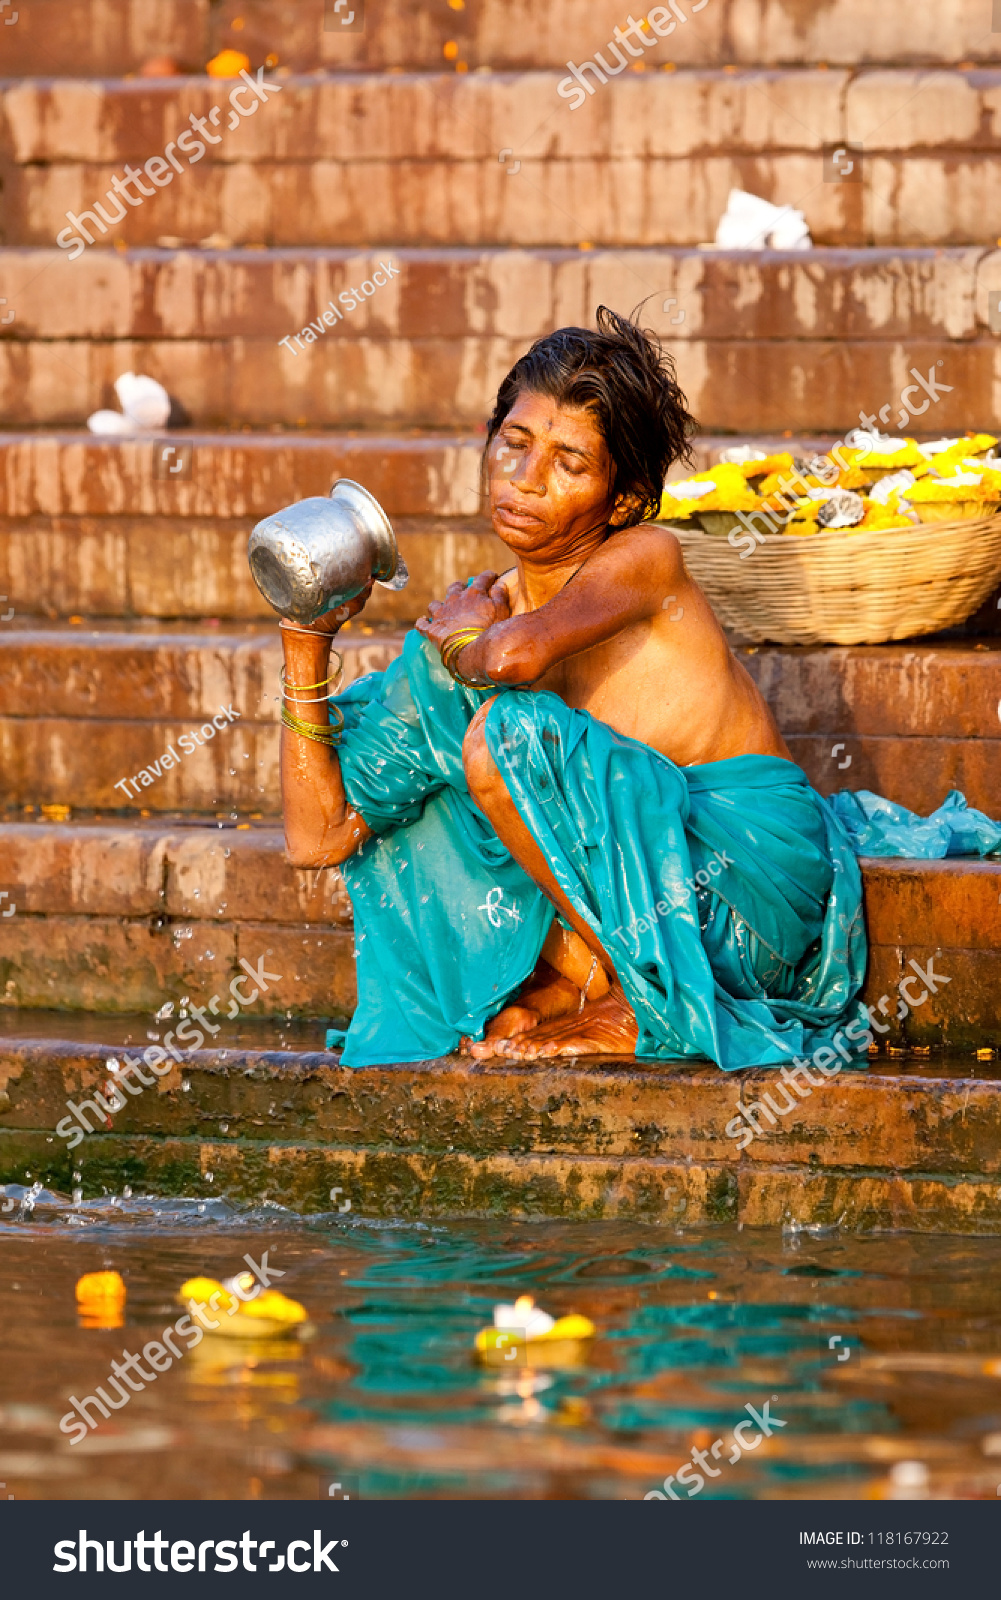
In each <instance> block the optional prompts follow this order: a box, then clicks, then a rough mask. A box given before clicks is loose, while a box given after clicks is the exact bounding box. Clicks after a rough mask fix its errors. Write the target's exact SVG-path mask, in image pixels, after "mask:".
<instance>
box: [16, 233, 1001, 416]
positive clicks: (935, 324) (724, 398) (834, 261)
mask: <svg viewBox="0 0 1001 1600" xmlns="http://www.w3.org/2000/svg"><path fill="white" fill-rule="evenodd" d="M380 263H381V268H380ZM384 269H385V270H388V271H389V272H392V273H393V274H394V276H393V277H392V278H391V279H390V280H389V281H388V282H385V283H384V284H383V285H382V287H379V286H378V285H377V284H376V282H375V280H374V278H373V274H374V273H380V276H382V277H384V276H385V270H384ZM0 275H2V280H3V288H4V292H5V297H6V299H7V302H8V304H9V306H10V307H11V309H12V312H13V320H12V322H11V323H10V324H9V327H8V329H7V333H6V337H5V338H3V339H2V340H0V397H2V398H0V424H5V425H8V426H11V427H23V426H26V425H33V424H37V425H41V426H46V427H48V426H60V427H62V426H79V425H81V424H82V423H83V422H84V421H85V419H86V417H87V415H88V414H89V413H90V412H91V411H93V410H96V409H97V408H98V406H101V405H111V406H112V407H115V408H117V401H116V399H115V396H114V391H113V383H114V379H115V378H116V377H117V376H118V374H119V373H121V372H123V371H127V370H136V371H141V372H145V373H149V374H150V375H151V376H153V377H156V378H158V379H159V380H160V381H161V382H162V383H163V384H164V385H165V386H166V387H167V389H168V390H169V392H170V394H171V396H172V397H173V398H174V400H175V402H176V404H177V406H178V407H179V409H180V412H181V414H182V415H184V416H185V417H186V418H187V419H188V421H189V422H190V423H191V424H193V425H194V426H196V427H200V428H202V427H213V426H219V425H222V426H225V427H229V428H234V427H239V426H242V425H246V426H250V427H253V428H260V427H264V426H267V425H268V424H280V425H282V426H286V427H291V426H298V425H302V426H308V427H325V428H335V429H336V428H347V427H355V426H357V427H367V428H380V427H404V426H406V427H414V426H416V427H420V428H429V429H430V428H439V429H444V428H447V429H450V430H453V429H456V428H461V427H463V426H465V427H469V428H477V427H479V426H481V425H482V422H483V419H484V417H485V416H487V415H489V412H490V410H491V408H492V405H493V400H494V396H495V394H496V391H497V388H498V385H499V383H500V381H501V379H502V378H503V377H504V375H505V373H506V372H507V371H508V370H509V368H510V367H511V366H512V365H513V363H514V362H515V361H516V360H517V358H518V357H519V355H521V354H522V353H523V351H524V350H525V349H526V348H527V346H528V345H529V344H530V343H531V342H532V341H533V340H534V339H537V338H539V337H540V336H541V335H543V334H544V333H546V332H547V331H549V330H551V329H552V328H554V327H560V326H564V325H567V324H581V323H584V324H586V323H589V322H590V321H591V319H592V318H593V315H594V308H595V306H597V305H599V304H605V305H610V306H612V307H613V309H615V310H618V311H621V312H623V313H626V314H628V313H629V311H630V310H631V309H632V308H633V307H634V306H635V304H636V303H637V300H638V299H639V298H644V297H646V298H648V299H649V304H648V306H647V307H646V308H645V312H644V316H645V320H646V321H647V324H648V325H649V326H650V327H652V328H653V329H654V330H655V331H656V332H658V333H660V334H661V335H662V336H664V337H665V338H666V339H667V340H668V341H669V343H670V346H671V348H672V349H673V352H674V354H675V357H676V360H677V364H678V376H679V379H680V382H681V384H682V386H683V388H684V389H685V391H686V393H687V395H688V399H689V403H690V405H691V408H692V410H693V411H694V413H695V414H696V415H697V416H698V417H699V418H700V420H701V422H702V425H703V426H704V427H705V428H706V429H707V430H708V431H710V432H717V431H718V432H722V433H729V432H736V433H741V432H746V431H750V430H755V429H756V430H759V431H760V430H770V431H771V430H777V431H779V432H781V430H782V428H783V425H784V424H785V423H786V422H788V420H789V418H790V400H789V397H790V395H791V394H795V396H796V405H795V420H796V422H797V425H798V426H799V427H800V428H801V429H803V430H805V431H810V432H817V433H823V432H826V431H830V432H832V433H843V432H845V431H846V430H847V429H849V428H852V427H856V426H858V423H859V417H860V411H864V410H871V412H872V413H874V414H875V413H877V412H879V410H880V409H881V408H882V407H883V406H884V405H885V403H886V402H887V401H889V402H890V407H891V411H892V420H893V423H894V425H896V423H897V421H898V413H899V414H900V415H902V416H903V418H904V425H905V426H906V427H907V428H908V430H910V429H912V428H913V427H915V426H917V425H920V424H922V423H923V424H924V425H925V426H932V425H933V426H934V427H935V428H936V429H937V430H938V431H939V432H941V431H942V430H944V429H948V428H956V429H960V430H961V429H963V428H966V427H968V426H969V425H970V420H971V418H972V419H978V418H980V419H988V420H989V419H990V417H991V416H992V414H993V408H994V383H995V381H996V379H995V367H996V366H997V364H998V359H999V358H998V343H997V336H996V334H995V333H994V332H993V331H992V329H991V326H990V313H989V297H990V295H991V293H992V292H996V290H997V289H998V288H1001V251H998V250H985V249H981V248H970V249H955V250H949V251H943V250H931V249H927V248H915V249H908V250H897V249H876V250H833V249H818V250H811V251H792V252H787V253H776V252H772V251H767V252H762V251H744V252H729V251H727V252H721V253H717V252H705V251H699V250H686V249H675V250H652V249H645V250H628V251H617V252H609V251H604V250H595V251H579V250H572V251H567V250H548V251H543V250H534V251H533V250H498V249H493V250H476V251H474V250H413V249H402V250H398V249H390V250H386V251H383V252H381V253H380V252H372V253H369V252H362V253H359V252H357V251H348V250H340V251H334V250H309V251H302V250H287V249H282V250H268V251H248V250H233V251H221V252H215V251H212V252H206V251H191V250H181V251H169V250H141V249H140V250H131V251H128V252H125V253H117V252H108V251H107V250H102V251H90V252H88V253H87V254H86V255H85V256H84V257H83V259H82V260H80V261H70V260H68V258H67V257H66V255H65V254H64V253H62V252H61V251H58V250H41V249H23V250H22V249H7V250H5V251H3V252H2V253H0ZM364 294H368V295H369V298H368V299H365V298H364ZM735 303H737V304H739V305H740V306H741V316H740V317H739V318H736V319H735V318H734V315H733V308H734V304H735ZM338 307H340V309H341V312H342V314H343V320H340V321H335V315H336V312H337V309H338ZM325 310H326V315H327V318H328V322H327V323H324V322H323V313H324V311H325ZM8 314H9V313H8ZM311 324H312V326H310V325H311ZM317 328H319V330H320V332H319V336H318V335H317V332H316V329H317ZM911 368H913V369H914V370H915V371H916V372H918V373H920V374H922V375H925V376H927V375H928V374H929V373H930V374H931V375H932V377H933V378H934V380H935V389H934V390H933V391H932V392H933V393H935V394H936V398H935V403H934V409H932V404H931V401H930V400H929V398H928V397H927V394H926V390H927V383H926V385H925V388H924V389H922V388H921V386H920V385H919V387H918V389H917V390H916V391H915V393H916V399H915V401H914V404H915V406H916V407H918V408H920V406H921V405H922V404H924V406H925V407H926V411H927V412H928V415H925V413H921V414H920V416H919V417H918V418H915V419H912V418H911V417H909V416H908V412H907V409H906V408H905V407H903V405H902V403H901V401H900V400H899V398H898V396H899V394H900V391H901V389H902V388H903V387H904V384H905V382H911V381H912V380H911V375H910V374H911ZM938 391H940V392H938Z"/></svg>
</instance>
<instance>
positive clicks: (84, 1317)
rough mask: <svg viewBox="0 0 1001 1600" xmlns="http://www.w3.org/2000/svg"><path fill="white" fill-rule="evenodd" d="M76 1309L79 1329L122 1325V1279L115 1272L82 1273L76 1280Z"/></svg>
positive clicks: (123, 1306)
mask: <svg viewBox="0 0 1001 1600" xmlns="http://www.w3.org/2000/svg"><path fill="white" fill-rule="evenodd" d="M76 1308H77V1316H78V1317H79V1319H80V1326H81V1328H121V1327H123V1326H124V1324H125V1281H124V1279H123V1278H122V1277H121V1275H120V1274H119V1273H117V1272H85V1273H84V1275H83V1277H82V1278H78V1279H77V1285H76Z"/></svg>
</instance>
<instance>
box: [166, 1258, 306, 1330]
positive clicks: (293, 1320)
mask: <svg viewBox="0 0 1001 1600" xmlns="http://www.w3.org/2000/svg"><path fill="white" fill-rule="evenodd" d="M256 1283H257V1280H256V1278H255V1277H254V1275H253V1273H252V1272H240V1273H237V1275H236V1277H235V1278H231V1279H230V1280H229V1282H228V1284H222V1283H220V1282H219V1281H218V1280H217V1279H216V1278H189V1279H188V1281H187V1282H186V1283H182V1284H181V1287H180V1290H179V1291H178V1296H177V1298H178V1302H179V1303H180V1304H181V1305H185V1306H186V1305H187V1304H188V1302H189V1300H196V1301H197V1302H198V1304H199V1305H200V1306H201V1307H202V1313H203V1315H204V1318H205V1320H204V1321H202V1317H201V1316H199V1317H197V1318H196V1321H197V1324H198V1326H199V1327H202V1328H204V1329H205V1331H206V1332H207V1333H215V1334H222V1335H225V1336H228V1337H232V1338H238V1339H246V1338H253V1339H256V1338H262V1337H263V1338H273V1337H275V1336H276V1335H281V1334H288V1333H290V1332H291V1331H292V1329H293V1328H295V1327H296V1325H297V1324H299V1323H303V1322H307V1321H308V1320H309V1319H308V1315H307V1312H306V1308H305V1306H302V1305H300V1304H299V1302H298V1300H290V1299H289V1298H288V1296H287V1295H284V1294H280V1293H279V1292H278V1290H277V1289H260V1290H259V1292H258V1293H257V1294H255V1295H253V1297H252V1298H246V1297H247V1296H248V1295H250V1293H251V1291H252V1290H253V1289H254V1287H255V1285H256ZM237 1289H239V1291H240V1293H239V1294H237V1293H236V1290H237ZM212 1322H218V1324H219V1326H218V1327H217V1328H213V1327H211V1323H212Z"/></svg>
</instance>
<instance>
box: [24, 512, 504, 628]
mask: <svg viewBox="0 0 1001 1600" xmlns="http://www.w3.org/2000/svg"><path fill="white" fill-rule="evenodd" d="M327 488H329V484H325V486H324V488H323V489H321V490H317V491H314V492H318V493H325V492H326V490H327ZM289 498H292V497H291V496H290V497H289ZM295 498H299V496H298V495H296V496H295ZM282 503H283V502H282V499H281V498H276V499H275V501H274V504H273V506H272V509H273V510H276V511H277V510H278V509H279V506H280V505H281V504H282ZM256 520H257V519H256V517H246V518H221V517H220V518H213V517H198V516H195V517H170V516H138V517H133V516H126V517H45V516H34V517H25V518H20V517H15V518H0V595H3V596H4V597H5V598H4V604H3V608H2V610H3V613H4V614H6V612H7V611H8V610H9V609H10V608H11V607H13V609H14V611H15V615H16V616H17V617H18V618H20V619H26V618H30V617H38V616H39V615H44V616H46V617H47V618H52V619H55V618H58V617H63V618H68V617H77V618H82V617H83V616H87V617H101V618H115V619H124V618H128V617H135V618H141V617H148V618H156V619H160V618H189V619H191V620H199V619H202V618H206V617H213V618H216V619H226V618H234V617H239V618H247V619H254V620H259V621H263V620H267V621H269V622H271V623H274V621H275V620H276V619H275V614H274V612H273V611H272V609H271V607H270V606H269V605H268V603H267V601H266V600H265V599H264V597H263V595H262V594H261V592H260V590H259V589H258V588H257V585H256V584H255V583H254V580H253V578H252V577H251V573H250V567H249V566H248V564H247V538H248V536H249V534H250V530H251V528H252V527H253V525H254V522H255V521H256ZM393 527H394V529H395V532H396V537H397V542H398V544H399V547H400V550H401V551H402V554H403V558H404V560H405V561H406V563H407V567H408V569H409V571H410V582H409V584H408V585H407V587H406V589H402V590H400V591H398V592H396V593H394V592H392V591H390V590H388V589H375V590H374V591H373V593H372V596H371V598H370V599H369V601H368V604H367V606H366V609H365V616H366V619H367V620H369V621H371V622H372V623H377V624H384V623H407V624H409V623H410V622H412V621H413V619H414V618H415V617H417V616H419V615H420V614H421V613H422V612H423V611H426V609H427V607H428V604H429V602H430V601H432V600H440V599H441V597H442V595H443V594H444V593H445V590H446V589H447V588H448V585H449V584H450V583H453V582H454V581H455V579H456V578H465V577H468V576H469V574H470V573H474V572H485V571H486V570H487V568H493V569H494V570H496V571H504V570H506V569H507V567H508V566H510V562H511V558H510V555H509V554H508V552H507V551H506V550H505V547H504V546H503V545H502V544H501V542H500V540H499V539H497V538H496V536H495V535H494V534H493V533H491V532H490V530H489V526H488V524H487V523H486V522H485V521H484V520H483V519H481V518H479V517H466V518H463V517H395V516H394V518H393ZM12 620H13V619H12ZM0 621H2V616H0ZM3 631H4V630H3V628H0V635H2V633H3Z"/></svg>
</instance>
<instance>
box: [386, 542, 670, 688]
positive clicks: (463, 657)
mask: <svg viewBox="0 0 1001 1600" xmlns="http://www.w3.org/2000/svg"><path fill="white" fill-rule="evenodd" d="M687 582H688V578H687V574H686V572H685V563H684V559H683V557H682V553H681V546H680V544H679V543H678V540H677V538H676V537H675V536H674V534H673V533H671V532H669V530H667V529H665V528H659V527H655V526H653V525H643V526H641V527H638V528H629V529H623V531H622V532H621V533H617V534H613V535H611V537H609V538H608V539H607V540H606V541H605V543H604V544H603V545H601V546H600V548H599V549H598V550H596V551H595V553H594V555H592V556H590V557H589V559H588V560H587V561H586V562H585V563H584V565H583V566H582V567H581V569H580V571H579V572H578V573H577V574H576V575H575V576H574V577H573V579H572V580H571V581H570V582H569V583H568V584H566V585H565V587H564V588H563V589H561V590H560V592H559V594H557V595H556V596H554V598H553V599H552V600H550V601H549V602H548V604H546V605H544V606H540V608H539V609H538V610H537V611H528V612H524V613H522V614H521V615H520V616H515V617H512V616H510V615H509V607H508V604H507V590H506V588H505V587H504V585H503V584H502V583H501V582H500V581H499V580H498V579H497V577H496V574H494V573H482V574H481V575H480V577H478V578H476V579H474V581H473V583H472V584H471V585H470V586H469V588H465V587H463V586H462V585H459V584H453V585H452V586H451V588H450V589H449V592H448V596H447V598H446V600H445V601H444V602H443V603H442V604H441V605H439V606H437V608H435V607H432V610H433V611H434V617H433V619H432V620H431V621H427V620H424V619H422V620H421V621H420V622H418V623H417V628H418V630H419V631H420V632H421V633H423V634H424V635H425V636H426V637H427V638H429V639H431V640H432V641H433V643H435V644H436V645H438V647H439V649H440V648H441V646H442V644H443V643H444V642H445V640H446V638H448V637H449V636H451V635H454V634H455V633H456V632H457V630H459V629H461V628H464V627H470V628H472V627H482V628H483V629H484V631H483V632H482V633H481V634H480V636H479V637H478V638H475V639H473V641H472V642H471V643H470V644H468V645H466V646H465V648H464V649H463V650H462V651H461V652H460V653H459V654H458V655H457V656H456V657H455V658H454V660H453V665H455V666H456V667H457V669H458V671H459V672H460V673H461V675H462V676H463V677H464V678H468V679H470V680H471V681H472V682H474V683H475V682H479V683H484V684H486V683H495V684H498V685H504V684H507V685H515V684H530V683H536V682H538V680H539V679H540V678H542V677H544V676H545V674H546V673H547V672H548V671H549V669H550V668H551V667H553V666H555V665H556V663H557V662H558V661H565V660H566V659H567V658H568V657H569V656H575V655H579V654H580V653H581V651H582V650H589V649H591V647H592V646H593V645H596V644H601V643H602V642H603V641H604V640H605V639H611V638H613V637H614V636H615V634H617V633H621V631H622V629H623V628H627V627H629V626H630V625H631V624H632V623H634V622H639V621H641V620H642V619H643V618H644V617H653V616H656V615H658V614H659V613H660V612H661V610H662V608H663V604H664V601H665V599H666V598H667V597H668V595H670V594H672V593H675V594H677V593H680V586H681V585H683V584H685V583H687Z"/></svg>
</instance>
